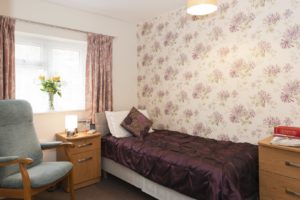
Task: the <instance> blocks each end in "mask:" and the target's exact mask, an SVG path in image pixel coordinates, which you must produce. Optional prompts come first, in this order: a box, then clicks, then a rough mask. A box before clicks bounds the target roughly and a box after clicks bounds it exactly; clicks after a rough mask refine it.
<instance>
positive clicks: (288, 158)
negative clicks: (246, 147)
mask: <svg viewBox="0 0 300 200" xmlns="http://www.w3.org/2000/svg"><path fill="white" fill-rule="evenodd" d="M271 140H272V136H271V137H268V138H266V139H264V140H261V141H260V142H259V185H260V188H259V191H260V200H266V199H274V200H276V199H278V200H279V199H282V200H289V199H300V148H294V147H286V146H279V145H272V144H270V141H271Z"/></svg>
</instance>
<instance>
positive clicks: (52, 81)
mask: <svg viewBox="0 0 300 200" xmlns="http://www.w3.org/2000/svg"><path fill="white" fill-rule="evenodd" d="M39 80H40V81H41V88H40V89H41V91H43V92H47V93H48V95H49V109H50V110H54V104H53V101H54V95H55V94H57V95H58V96H60V97H61V89H60V88H61V81H60V76H52V77H49V78H46V77H45V76H39Z"/></svg>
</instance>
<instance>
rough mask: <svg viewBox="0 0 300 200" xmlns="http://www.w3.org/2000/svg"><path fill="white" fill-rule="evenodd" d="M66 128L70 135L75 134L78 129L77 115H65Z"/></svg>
mask: <svg viewBox="0 0 300 200" xmlns="http://www.w3.org/2000/svg"><path fill="white" fill-rule="evenodd" d="M65 128H66V132H67V136H68V137H69V136H74V135H75V133H76V132H75V130H76V129H77V115H66V116H65Z"/></svg>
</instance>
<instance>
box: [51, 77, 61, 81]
mask: <svg viewBox="0 0 300 200" xmlns="http://www.w3.org/2000/svg"><path fill="white" fill-rule="evenodd" d="M52 80H53V81H54V82H60V76H53V77H52Z"/></svg>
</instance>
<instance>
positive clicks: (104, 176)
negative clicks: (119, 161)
mask: <svg viewBox="0 0 300 200" xmlns="http://www.w3.org/2000/svg"><path fill="white" fill-rule="evenodd" d="M102 175H103V178H104V179H107V172H106V171H104V170H102Z"/></svg>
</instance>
